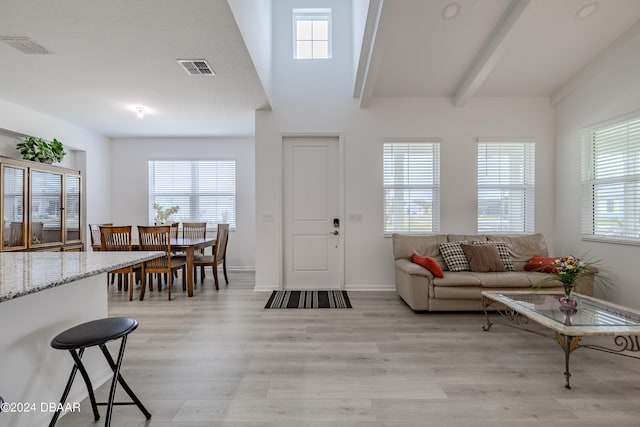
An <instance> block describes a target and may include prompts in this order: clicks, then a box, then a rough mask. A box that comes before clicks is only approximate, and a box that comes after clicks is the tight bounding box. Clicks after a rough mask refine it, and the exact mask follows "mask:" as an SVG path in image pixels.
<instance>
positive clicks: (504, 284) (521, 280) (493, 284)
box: [475, 271, 531, 288]
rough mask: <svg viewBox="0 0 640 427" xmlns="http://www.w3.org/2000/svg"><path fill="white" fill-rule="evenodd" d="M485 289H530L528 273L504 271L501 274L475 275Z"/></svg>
mask: <svg viewBox="0 0 640 427" xmlns="http://www.w3.org/2000/svg"><path fill="white" fill-rule="evenodd" d="M475 275H476V277H477V278H478V280H479V281H480V284H481V285H482V287H483V288H530V287H531V280H529V277H528V275H527V273H523V272H516V271H504V272H501V273H475Z"/></svg>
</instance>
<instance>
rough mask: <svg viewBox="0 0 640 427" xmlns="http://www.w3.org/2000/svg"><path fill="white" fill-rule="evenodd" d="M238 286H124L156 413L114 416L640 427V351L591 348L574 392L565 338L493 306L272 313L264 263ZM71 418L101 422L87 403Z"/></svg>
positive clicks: (368, 300) (132, 420)
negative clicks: (523, 324) (169, 295)
mask: <svg viewBox="0 0 640 427" xmlns="http://www.w3.org/2000/svg"><path fill="white" fill-rule="evenodd" d="M230 282H231V284H230V285H229V286H228V287H223V288H222V289H221V290H220V291H215V290H213V286H212V281H211V278H209V279H208V280H207V282H206V283H205V287H204V289H203V288H202V287H201V286H200V285H198V288H197V295H196V296H195V297H193V298H187V297H186V295H185V294H183V293H182V292H181V291H180V286H179V283H178V284H176V286H175V288H174V289H175V292H174V295H175V299H174V300H172V301H167V300H166V293H165V292H162V293H161V294H158V293H157V292H155V293H152V294H151V295H150V296H149V297H148V298H146V299H145V301H144V302H138V301H133V302H129V301H128V300H127V298H126V296H125V295H124V294H118V293H117V292H116V291H114V290H112V291H111V295H110V314H111V315H112V316H132V317H135V318H137V319H138V320H139V321H140V327H139V328H138V330H136V331H135V332H134V333H132V334H131V335H130V338H129V342H128V346H127V351H126V354H125V360H124V368H123V373H124V377H125V378H126V379H127V380H128V382H129V384H130V385H132V387H133V389H134V390H135V391H136V393H137V394H138V396H140V397H141V399H142V400H143V401H144V403H145V404H146V405H147V408H148V409H149V410H150V411H151V412H152V414H153V418H152V419H151V421H149V422H146V421H145V419H144V417H143V416H142V414H141V413H140V412H138V410H137V408H135V407H133V406H132V407H129V406H124V407H122V406H120V407H116V408H115V409H114V418H113V421H114V422H113V424H112V425H113V426H117V427H123V426H127V427H130V426H145V425H153V426H167V427H168V426H185V427H196V426H198V427H200V426H292V427H293V426H436V427H438V426H447V427H448V426H465V427H469V426H481V427H489V426H491V427H493V426H498V427H502V426H525V427H528V426H540V425H544V426H563V427H565V426H580V427H585V426H587V427H593V426H604V425H616V426H638V425H640V360H635V359H630V358H626V357H621V356H615V355H609V354H605V353H602V352H597V351H592V350H587V349H578V350H577V351H576V352H574V353H573V355H572V373H573V377H572V384H573V386H574V387H573V389H572V390H567V389H565V388H564V376H563V371H564V355H563V353H562V351H561V349H560V348H559V346H558V345H557V344H556V343H555V341H554V340H553V339H551V338H544V337H540V336H538V335H535V334H531V333H527V332H524V331H521V330H517V329H514V328H511V327H507V326H503V325H496V326H494V327H493V329H492V330H491V331H490V332H483V331H482V328H481V326H482V324H483V320H484V318H483V316H482V315H481V314H477V313H444V314H443V313H440V314H437V313H435V314H434V313H423V314H416V313H414V312H412V311H411V310H410V309H409V308H408V307H407V306H406V305H405V304H404V303H403V302H402V301H401V300H400V299H399V298H398V297H397V295H396V294H395V293H394V292H350V293H349V295H350V297H351V299H352V304H353V306H354V308H353V309H350V310H349V309H342V310H264V309H263V307H264V305H265V303H266V301H267V297H268V294H267V293H260V292H254V291H253V285H254V275H253V274H252V273H233V272H231V273H230ZM541 330H543V329H541ZM112 351H113V347H112ZM77 380H78V381H79V380H80V378H79V377H78V379H77ZM106 391H107V387H106V386H103V387H101V388H100V390H99V392H98V398H99V399H101V398H102V399H106V397H105V395H106ZM101 411H102V413H104V407H101ZM59 425H61V426H96V425H102V423H101V422H98V423H96V424H94V423H93V418H92V416H91V410H90V407H89V405H88V402H87V401H84V402H82V411H81V412H80V413H73V414H69V415H67V416H65V417H63V418H62V419H61V420H60V422H59Z"/></svg>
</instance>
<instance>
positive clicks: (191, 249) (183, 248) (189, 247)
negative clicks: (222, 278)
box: [92, 236, 216, 297]
mask: <svg viewBox="0 0 640 427" xmlns="http://www.w3.org/2000/svg"><path fill="white" fill-rule="evenodd" d="M215 244H216V239H215V237H196V238H189V237H172V238H171V251H172V252H173V251H176V252H184V253H185V254H186V256H187V259H186V264H187V266H186V269H187V275H186V277H185V278H184V279H183V280H186V282H187V295H188V296H190V297H192V296H193V262H194V260H195V253H196V251H199V250H201V249H205V248H208V247H210V246H215ZM92 248H93V250H94V251H100V249H101V247H100V244H94V245H93V246H92ZM131 249H132V250H134V251H137V250H138V249H139V246H138V239H137V236H132V239H131Z"/></svg>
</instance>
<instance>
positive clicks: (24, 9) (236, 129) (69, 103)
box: [0, 0, 268, 137]
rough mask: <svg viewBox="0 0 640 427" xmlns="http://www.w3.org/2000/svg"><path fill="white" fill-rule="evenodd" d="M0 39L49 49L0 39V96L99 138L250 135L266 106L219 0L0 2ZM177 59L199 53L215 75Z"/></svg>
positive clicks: (195, 56) (231, 20)
mask: <svg viewBox="0 0 640 427" xmlns="http://www.w3.org/2000/svg"><path fill="white" fill-rule="evenodd" d="M0 36H29V37H30V38H32V39H34V40H35V41H36V42H37V43H39V44H40V45H42V46H44V47H45V48H47V49H48V50H49V51H51V54H50V55H29V54H24V53H22V52H20V51H18V50H15V49H13V48H12V47H10V46H8V45H7V44H5V43H0V64H1V65H0V98H3V99H5V100H7V101H10V102H12V103H15V104H19V105H23V106H25V107H28V108H31V109H34V110H38V111H42V112H44V113H46V114H48V115H51V116H56V117H59V118H61V119H63V120H66V121H68V122H71V123H74V124H76V125H78V126H81V127H84V128H87V129H90V130H93V131H95V132H97V133H100V134H103V135H107V136H111V137H118V136H211V135H243V136H244V135H253V133H254V111H255V110H256V109H259V108H263V107H265V106H266V105H267V104H268V101H267V97H266V96H265V94H264V91H263V89H262V86H261V84H260V81H259V79H258V76H257V74H256V71H255V69H254V67H253V64H252V62H251V58H250V57H249V54H248V53H247V49H246V48H245V45H244V42H243V40H242V37H241V35H240V32H239V31H238V28H237V26H236V23H235V20H234V18H233V15H232V14H231V11H230V9H229V5H228V4H227V1H226V0H180V1H177V0H108V1H99V0H91V1H88V0H64V1H50V0H0ZM176 59H206V60H207V61H208V62H209V64H210V65H211V66H212V68H213V69H214V71H215V73H216V76H215V77H204V76H189V75H188V74H187V73H186V72H185V71H184V70H183V69H182V68H181V67H180V66H179V65H178V63H177V62H176ZM131 104H143V105H145V106H147V107H149V108H150V109H152V110H153V114H149V115H147V116H146V117H145V118H144V119H142V120H140V119H138V118H137V117H136V115H135V113H134V112H132V111H130V110H128V109H127V106H128V105H131Z"/></svg>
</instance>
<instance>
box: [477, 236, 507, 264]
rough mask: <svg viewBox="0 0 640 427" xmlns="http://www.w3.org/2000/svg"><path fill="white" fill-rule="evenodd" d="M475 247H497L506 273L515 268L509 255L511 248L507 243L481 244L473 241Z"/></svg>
mask: <svg viewBox="0 0 640 427" xmlns="http://www.w3.org/2000/svg"><path fill="white" fill-rule="evenodd" d="M473 244H474V245H495V247H496V249H497V250H498V255H499V256H500V259H501V260H502V264H504V269H505V270H506V271H513V270H514V269H515V268H514V267H513V262H512V261H511V256H510V255H509V247H508V246H507V244H506V243H505V242H480V241H475V240H474V241H473Z"/></svg>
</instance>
